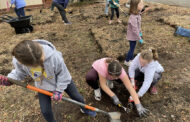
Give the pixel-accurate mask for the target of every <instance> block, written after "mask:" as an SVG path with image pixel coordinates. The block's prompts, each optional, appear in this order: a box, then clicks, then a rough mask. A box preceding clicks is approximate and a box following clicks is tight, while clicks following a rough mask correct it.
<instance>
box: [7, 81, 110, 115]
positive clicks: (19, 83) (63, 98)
mask: <svg viewBox="0 0 190 122" xmlns="http://www.w3.org/2000/svg"><path fill="white" fill-rule="evenodd" d="M8 80H9V81H10V82H11V83H13V84H16V85H19V86H22V87H25V88H27V89H30V90H32V91H36V92H39V93H42V94H45V95H47V96H50V97H51V96H53V93H51V92H49V91H46V90H43V89H39V88H36V87H34V86H32V85H29V84H26V83H24V82H21V81H17V80H14V79H11V78H8ZM62 100H63V101H68V102H71V103H74V104H77V105H79V106H81V107H84V108H86V109H89V110H92V111H96V112H101V113H104V114H106V115H108V113H107V112H105V111H103V110H100V109H98V108H95V107H92V106H89V105H86V104H84V103H81V102H78V101H75V100H72V99H70V98H66V97H62Z"/></svg>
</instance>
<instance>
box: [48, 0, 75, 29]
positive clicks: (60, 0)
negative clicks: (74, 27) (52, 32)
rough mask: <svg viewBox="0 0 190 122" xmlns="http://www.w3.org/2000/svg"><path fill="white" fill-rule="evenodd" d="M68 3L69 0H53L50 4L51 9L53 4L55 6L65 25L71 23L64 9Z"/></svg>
mask: <svg viewBox="0 0 190 122" xmlns="http://www.w3.org/2000/svg"><path fill="white" fill-rule="evenodd" d="M68 3H69V0H53V2H52V6H51V10H53V8H54V6H55V7H57V9H58V10H59V13H60V15H61V17H62V20H63V22H64V23H65V25H70V24H72V23H70V22H69V21H68V19H67V17H66V11H65V9H66V8H67V5H68Z"/></svg>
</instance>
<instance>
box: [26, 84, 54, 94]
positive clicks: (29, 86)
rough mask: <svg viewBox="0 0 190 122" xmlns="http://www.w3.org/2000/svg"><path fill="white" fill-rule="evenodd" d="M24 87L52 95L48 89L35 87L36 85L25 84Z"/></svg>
mask: <svg viewBox="0 0 190 122" xmlns="http://www.w3.org/2000/svg"><path fill="white" fill-rule="evenodd" d="M26 88H28V89H30V90H32V91H37V92H39V93H42V94H45V95H48V96H50V97H51V96H53V93H51V92H48V91H46V90H43V89H39V88H36V87H34V86H31V85H27V86H26Z"/></svg>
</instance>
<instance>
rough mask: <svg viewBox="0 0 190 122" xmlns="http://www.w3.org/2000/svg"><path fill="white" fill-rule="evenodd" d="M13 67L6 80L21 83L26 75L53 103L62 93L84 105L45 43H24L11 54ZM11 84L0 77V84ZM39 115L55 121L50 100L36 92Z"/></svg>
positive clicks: (51, 47) (56, 55) (59, 58)
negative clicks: (45, 91)
mask: <svg viewBox="0 0 190 122" xmlns="http://www.w3.org/2000/svg"><path fill="white" fill-rule="evenodd" d="M12 55H13V56H14V58H13V65H14V67H15V69H14V70H12V71H11V73H9V74H8V77H9V78H12V79H15V80H23V79H24V78H25V77H26V76H27V75H30V76H31V77H32V78H33V79H34V80H35V86H36V87H37V88H40V89H44V90H47V91H50V92H53V94H54V95H53V97H51V98H52V99H53V100H56V101H59V100H61V98H62V94H63V92H64V91H65V92H66V93H67V94H68V95H69V96H70V97H71V98H72V99H74V100H77V101H79V102H82V103H84V99H83V97H82V96H81V95H80V93H79V92H78V91H77V88H76V86H75V84H74V81H73V80H72V77H71V75H70V73H69V71H68V69H67V67H66V65H65V63H64V60H63V57H62V54H61V52H59V51H57V50H56V48H55V47H54V45H53V44H51V43H50V42H48V41H45V40H35V41H30V40H24V41H22V42H20V43H19V44H17V45H16V46H15V48H14V49H13V51H12ZM2 84H4V85H11V84H10V83H8V81H7V78H6V77H4V76H0V85H2ZM38 96H39V103H40V108H41V112H42V114H43V116H44V118H45V119H46V121H47V122H55V119H54V117H53V112H52V107H51V98H50V97H49V96H47V95H44V94H41V93H38ZM81 112H83V113H85V114H87V115H90V116H96V112H93V111H89V110H87V109H84V108H81Z"/></svg>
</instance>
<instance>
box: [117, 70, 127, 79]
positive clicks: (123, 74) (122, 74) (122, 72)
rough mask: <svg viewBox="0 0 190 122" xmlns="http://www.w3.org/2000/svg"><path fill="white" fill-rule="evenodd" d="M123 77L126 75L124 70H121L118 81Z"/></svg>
mask: <svg viewBox="0 0 190 122" xmlns="http://www.w3.org/2000/svg"><path fill="white" fill-rule="evenodd" d="M124 77H128V75H127V73H126V72H125V70H124V69H123V68H122V71H121V75H120V76H119V78H120V79H123V78H124Z"/></svg>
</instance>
